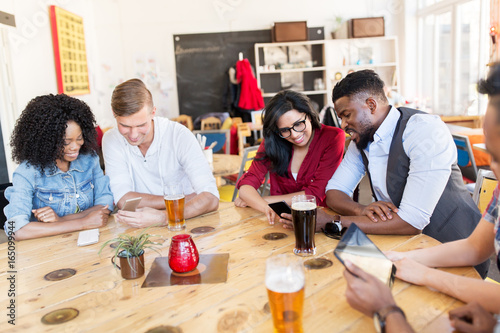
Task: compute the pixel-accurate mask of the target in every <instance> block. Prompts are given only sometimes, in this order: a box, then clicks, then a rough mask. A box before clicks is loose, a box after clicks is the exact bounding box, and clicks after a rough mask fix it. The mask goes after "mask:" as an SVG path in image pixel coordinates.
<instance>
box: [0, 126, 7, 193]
mask: <svg viewBox="0 0 500 333" xmlns="http://www.w3.org/2000/svg"><path fill="white" fill-rule="evenodd" d="M8 182H9V172H8V170H7V160H6V156H5V149H4V145H3V137H2V127H1V125H0V184H3V183H8Z"/></svg>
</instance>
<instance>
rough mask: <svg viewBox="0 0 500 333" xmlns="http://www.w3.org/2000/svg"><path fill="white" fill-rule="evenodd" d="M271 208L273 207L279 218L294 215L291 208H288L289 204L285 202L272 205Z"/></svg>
mask: <svg viewBox="0 0 500 333" xmlns="http://www.w3.org/2000/svg"><path fill="white" fill-rule="evenodd" d="M269 207H271V208H272V210H274V212H275V213H276V214H278V216H280V217H281V214H282V213H287V214H292V209H291V208H290V206H288V204H287V203H286V202H285V201H284V200H283V201H279V202H273V203H270V204H269Z"/></svg>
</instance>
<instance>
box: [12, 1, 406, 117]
mask: <svg viewBox="0 0 500 333" xmlns="http://www.w3.org/2000/svg"><path fill="white" fill-rule="evenodd" d="M11 3H12V2H11ZM13 3H14V14H15V16H16V22H17V28H16V29H11V30H10V31H9V41H10V49H11V54H12V62H13V64H12V69H13V74H14V81H15V90H16V96H17V105H18V108H19V113H20V111H21V110H22V108H23V107H24V106H25V105H26V103H27V102H28V101H29V100H30V99H31V98H33V97H34V96H38V95H41V94H46V93H57V83H56V76H55V67H54V55H53V50H52V39H51V31H50V24H49V16H48V6H49V5H52V4H53V5H57V6H60V7H62V8H64V9H66V10H68V11H70V12H73V13H75V14H77V15H79V16H82V17H83V19H84V27H85V38H86V46H87V56H88V65H89V74H90V89H91V93H90V94H89V95H83V96H79V98H81V99H83V100H85V101H86V102H87V103H88V104H89V105H90V106H91V108H92V109H93V111H94V113H95V114H96V118H97V120H98V122H99V123H100V124H101V125H103V126H110V125H113V123H114V120H113V117H112V114H111V111H110V107H109V103H110V96H111V92H112V90H113V88H114V87H115V86H116V84H118V83H120V82H122V81H124V80H127V79H129V78H132V77H143V78H144V79H145V81H146V83H147V85H148V87H150V89H151V90H152V92H153V97H154V100H155V104H156V105H157V107H158V111H159V114H161V115H164V116H167V117H174V116H177V115H178V100H177V91H176V81H175V80H176V79H175V56H174V50H173V40H172V38H173V37H172V36H173V35H174V34H183V33H203V32H223V31H241V30H257V29H269V28H270V27H271V26H272V24H273V23H274V22H275V21H298V20H307V22H308V25H309V26H325V32H326V37H327V38H330V32H331V30H332V27H333V25H334V20H335V17H336V16H341V17H342V18H344V19H349V18H352V17H366V16H384V17H385V22H386V35H398V36H399V38H400V39H402V38H403V37H404V32H405V29H404V23H403V22H404V19H403V15H404V6H403V4H404V1H403V0H386V1H375V0H351V1H349V2H348V3H346V2H344V1H342V0H308V1H305V0H287V1H285V0H273V1H269V0H252V1H250V0H191V1H178V0H141V1H137V0H23V1H15V2H13ZM401 44H402V43H400V45H401ZM402 48H403V46H400V50H401V49H402ZM401 59H402V57H401ZM401 77H402V78H403V88H404V72H403V71H402V72H401Z"/></svg>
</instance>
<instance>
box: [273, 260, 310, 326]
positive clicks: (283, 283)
mask: <svg viewBox="0 0 500 333" xmlns="http://www.w3.org/2000/svg"><path fill="white" fill-rule="evenodd" d="M304 285H305V277H304V268H303V266H302V261H301V260H300V259H299V258H297V257H295V256H294V255H292V254H280V255H277V256H273V257H269V258H268V259H267V261H266V288H267V296H268V297H269V307H270V308H271V313H272V316H273V323H274V332H275V333H291V332H294V333H297V332H302V331H303V330H302V309H303V307H304Z"/></svg>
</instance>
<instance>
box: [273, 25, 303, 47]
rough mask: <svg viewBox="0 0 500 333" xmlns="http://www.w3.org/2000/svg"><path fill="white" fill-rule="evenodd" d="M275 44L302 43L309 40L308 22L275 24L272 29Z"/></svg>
mask: <svg viewBox="0 0 500 333" xmlns="http://www.w3.org/2000/svg"><path fill="white" fill-rule="evenodd" d="M272 36H273V42H275V43H279V42H301V41H305V40H307V37H308V36H307V21H299V22H275V23H274V27H273V28H272Z"/></svg>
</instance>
